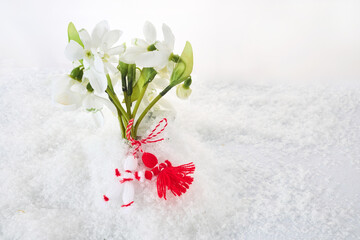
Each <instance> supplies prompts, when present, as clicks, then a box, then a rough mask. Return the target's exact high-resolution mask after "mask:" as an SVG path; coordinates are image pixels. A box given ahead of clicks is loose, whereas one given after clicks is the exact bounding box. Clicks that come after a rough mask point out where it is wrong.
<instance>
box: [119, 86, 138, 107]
mask: <svg viewBox="0 0 360 240" xmlns="http://www.w3.org/2000/svg"><path fill="white" fill-rule="evenodd" d="M139 96H140V88H139V84H136V85H135V86H134V87H133V89H132V94H131V102H135V101H136V100H138V98H139ZM122 102H123V103H125V99H124V100H123V101H122Z"/></svg>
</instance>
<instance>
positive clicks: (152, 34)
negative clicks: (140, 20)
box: [143, 21, 156, 44]
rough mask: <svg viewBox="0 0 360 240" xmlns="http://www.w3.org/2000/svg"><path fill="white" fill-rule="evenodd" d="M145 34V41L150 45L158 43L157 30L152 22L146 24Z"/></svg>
mask: <svg viewBox="0 0 360 240" xmlns="http://www.w3.org/2000/svg"><path fill="white" fill-rule="evenodd" d="M143 33H144V37H145V40H146V41H147V42H148V44H153V43H154V42H155V41H156V29H155V27H154V25H153V24H152V23H151V22H149V21H146V22H145V24H144V28H143Z"/></svg>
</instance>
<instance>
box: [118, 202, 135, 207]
mask: <svg viewBox="0 0 360 240" xmlns="http://www.w3.org/2000/svg"><path fill="white" fill-rule="evenodd" d="M133 203H134V201H132V202H129V203H128V204H124V205H121V207H129V206H131V204H133Z"/></svg>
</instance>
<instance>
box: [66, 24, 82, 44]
mask: <svg viewBox="0 0 360 240" xmlns="http://www.w3.org/2000/svg"><path fill="white" fill-rule="evenodd" d="M68 40H69V42H70V40H73V41H75V42H77V43H78V44H80V45H81V46H82V47H84V44H83V42H82V41H81V39H80V36H79V33H78V31H77V30H76V28H75V25H74V24H73V23H72V22H70V23H69V25H68Z"/></svg>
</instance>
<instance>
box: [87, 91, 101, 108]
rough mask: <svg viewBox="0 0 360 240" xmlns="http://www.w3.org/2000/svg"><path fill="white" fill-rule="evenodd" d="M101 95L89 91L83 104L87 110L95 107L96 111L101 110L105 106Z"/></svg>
mask: <svg viewBox="0 0 360 240" xmlns="http://www.w3.org/2000/svg"><path fill="white" fill-rule="evenodd" d="M99 98H100V99H101V97H98V96H96V95H95V94H93V93H88V94H87V95H86V97H85V98H84V101H83V106H84V108H85V109H86V110H88V111H89V110H91V109H94V110H95V111H99V110H101V109H102V107H103V106H104V104H103V102H102V101H100V100H99Z"/></svg>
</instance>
